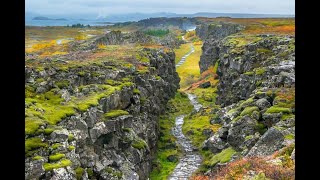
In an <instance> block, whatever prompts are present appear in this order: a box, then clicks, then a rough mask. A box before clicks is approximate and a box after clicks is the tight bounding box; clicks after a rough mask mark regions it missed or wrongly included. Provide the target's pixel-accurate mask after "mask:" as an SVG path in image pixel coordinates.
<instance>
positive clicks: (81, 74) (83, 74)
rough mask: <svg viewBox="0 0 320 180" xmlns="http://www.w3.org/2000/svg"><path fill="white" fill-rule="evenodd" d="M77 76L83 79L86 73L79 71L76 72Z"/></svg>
mask: <svg viewBox="0 0 320 180" xmlns="http://www.w3.org/2000/svg"><path fill="white" fill-rule="evenodd" d="M78 75H79V76H81V77H84V76H85V75H86V72H84V71H80V72H78Z"/></svg>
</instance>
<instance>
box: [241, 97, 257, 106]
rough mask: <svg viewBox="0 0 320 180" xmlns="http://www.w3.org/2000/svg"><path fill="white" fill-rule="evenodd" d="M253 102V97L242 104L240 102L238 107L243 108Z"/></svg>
mask: <svg viewBox="0 0 320 180" xmlns="http://www.w3.org/2000/svg"><path fill="white" fill-rule="evenodd" d="M253 102H254V100H253V97H252V98H249V99H247V100H245V101H244V102H242V103H241V104H240V107H244V106H248V105H251V104H252V103H253Z"/></svg>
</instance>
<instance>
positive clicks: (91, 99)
mask: <svg viewBox="0 0 320 180" xmlns="http://www.w3.org/2000/svg"><path fill="white" fill-rule="evenodd" d="M100 88H101V89H103V91H102V92H100V93H97V92H95V93H92V94H90V95H88V96H86V97H84V98H79V99H77V100H75V102H74V103H75V106H76V108H77V109H78V110H80V111H81V112H84V111H86V110H87V109H89V108H90V107H93V106H97V105H98V104H99V100H100V99H101V98H104V97H108V96H110V95H111V94H113V93H114V92H115V91H116V90H120V87H112V86H110V85H100Z"/></svg>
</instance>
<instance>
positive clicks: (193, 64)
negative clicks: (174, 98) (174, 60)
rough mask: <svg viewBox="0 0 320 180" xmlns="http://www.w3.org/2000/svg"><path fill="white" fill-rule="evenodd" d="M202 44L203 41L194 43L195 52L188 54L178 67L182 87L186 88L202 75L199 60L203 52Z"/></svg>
mask: <svg viewBox="0 0 320 180" xmlns="http://www.w3.org/2000/svg"><path fill="white" fill-rule="evenodd" d="M201 46H202V43H201V44H200V43H194V47H195V52H193V53H192V54H191V55H190V56H188V57H187V58H186V61H185V62H184V63H183V64H182V65H181V66H179V67H178V68H177V72H178V74H179V76H180V78H181V80H180V86H181V89H184V88H186V87H188V86H190V85H191V84H193V83H194V82H196V81H198V79H199V77H200V68H199V61H200V56H201V53H202V50H201Z"/></svg>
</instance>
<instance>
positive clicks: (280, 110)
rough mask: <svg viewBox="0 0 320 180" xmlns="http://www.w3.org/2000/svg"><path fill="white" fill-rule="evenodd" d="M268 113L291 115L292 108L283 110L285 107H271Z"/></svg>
mask: <svg viewBox="0 0 320 180" xmlns="http://www.w3.org/2000/svg"><path fill="white" fill-rule="evenodd" d="M266 113H287V114H289V113H291V110H290V108H283V107H277V106H271V107H270V108H268V109H267V111H266Z"/></svg>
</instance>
